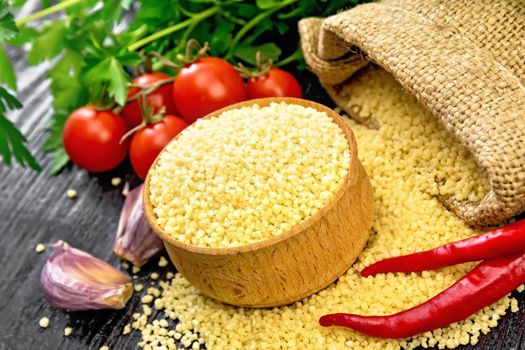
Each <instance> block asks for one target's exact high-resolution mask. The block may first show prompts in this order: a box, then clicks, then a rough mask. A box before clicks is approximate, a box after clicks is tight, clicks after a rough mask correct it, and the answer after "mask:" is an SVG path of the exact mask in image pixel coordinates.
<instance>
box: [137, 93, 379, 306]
mask: <svg viewBox="0 0 525 350" xmlns="http://www.w3.org/2000/svg"><path fill="white" fill-rule="evenodd" d="M271 102H286V103H290V104H298V105H302V106H305V107H313V108H315V109H317V110H319V111H323V112H326V113H327V114H328V115H329V116H331V117H332V118H333V119H334V121H335V122H336V123H337V124H338V125H339V126H340V127H341V128H342V129H343V131H344V134H345V135H346V138H347V140H348V144H349V146H350V152H351V160H350V168H349V172H348V176H347V177H346V179H345V181H344V183H343V185H342V186H341V188H340V189H339V190H338V192H336V194H335V195H334V197H333V198H332V199H331V200H330V202H329V203H328V204H327V205H326V206H324V207H323V208H322V209H320V210H319V211H318V212H317V213H316V214H315V215H313V216H312V217H310V218H309V219H307V220H305V221H303V222H300V223H299V224H297V225H295V226H294V227H292V228H291V229H290V230H288V231H287V232H285V233H283V234H281V235H279V236H274V237H271V238H268V239H266V240H263V241H260V242H256V243H252V244H248V245H244V246H240V247H234V248H208V247H196V246H191V245H188V244H185V243H182V242H180V241H178V240H176V239H175V238H173V237H171V236H169V235H168V234H166V233H164V232H163V230H162V228H161V227H159V225H157V220H156V216H155V214H154V212H153V207H152V204H151V201H150V198H149V197H150V175H151V172H150V174H149V175H148V176H147V178H146V182H145V186H144V210H145V212H146V217H147V219H148V221H149V223H150V225H151V227H152V228H153V230H154V231H155V233H156V234H157V235H158V236H159V237H160V238H161V239H162V240H163V241H164V245H165V246H166V250H167V251H168V254H169V256H170V258H171V260H172V261H173V263H174V264H175V267H176V268H177V270H178V271H179V272H180V273H182V275H183V276H184V277H185V278H186V279H188V281H190V282H191V283H192V284H193V285H194V286H196V287H197V288H199V289H200V290H201V291H202V292H203V293H204V294H206V295H208V296H210V297H212V298H215V299H217V300H220V301H222V302H225V303H228V304H232V305H237V306H244V307H274V306H279V305H285V304H290V303H292V302H294V301H298V300H301V299H303V298H305V297H307V296H309V295H311V294H313V293H315V292H317V291H319V290H321V289H323V288H325V287H326V286H328V285H329V284H330V283H332V282H334V281H335V280H336V279H337V278H338V277H339V276H340V275H342V274H343V273H344V272H345V271H346V270H347V269H348V268H349V267H350V266H351V265H352V264H353V263H354V261H355V260H356V259H357V256H358V255H359V253H360V252H361V251H362V249H363V248H364V246H365V244H366V241H367V239H368V234H369V231H370V228H371V225H372V215H373V207H372V205H373V198H372V187H371V185H370V181H369V179H368V175H367V174H366V172H365V170H364V168H363V166H362V165H361V163H360V162H359V159H358V158H357V145H356V142H355V138H354V135H353V133H352V131H351V130H350V128H349V127H348V126H347V124H346V123H345V122H344V121H343V120H342V119H341V117H340V116H339V115H338V114H337V113H336V112H334V111H333V110H332V109H330V108H328V107H326V106H323V105H321V104H318V103H315V102H311V101H308V100H303V99H296V98H265V99H257V100H250V101H246V102H241V103H237V104H234V105H231V106H228V107H226V108H223V109H220V110H218V111H216V112H213V113H211V114H209V115H208V116H206V117H205V118H211V117H214V116H217V115H219V114H221V113H222V112H224V111H226V110H230V109H235V108H240V107H244V106H249V105H252V104H255V103H256V104H258V105H259V106H266V105H268V104H270V103H271ZM175 140H176V139H175ZM175 140H173V141H172V142H176V141H175ZM158 159H159V158H157V160H156V161H155V163H154V164H153V167H155V166H156V162H157V161H158Z"/></svg>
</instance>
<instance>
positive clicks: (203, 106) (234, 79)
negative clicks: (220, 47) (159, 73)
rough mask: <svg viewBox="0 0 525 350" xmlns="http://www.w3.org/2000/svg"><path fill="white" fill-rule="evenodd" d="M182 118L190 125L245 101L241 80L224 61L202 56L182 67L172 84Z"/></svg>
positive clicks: (244, 91)
mask: <svg viewBox="0 0 525 350" xmlns="http://www.w3.org/2000/svg"><path fill="white" fill-rule="evenodd" d="M173 100H174V101H175V106H176V107H177V110H178V112H179V114H180V115H181V117H183V118H184V119H186V120H187V121H188V122H190V123H193V122H194V121H195V120H197V119H198V118H200V117H203V116H205V115H206V114H208V113H211V112H213V111H215V110H217V109H220V108H222V107H226V106H228V105H231V104H233V103H237V102H241V101H244V100H246V88H245V86H244V81H243V79H242V78H241V76H240V75H239V73H237V71H236V70H235V69H234V68H233V66H232V65H231V64H229V63H228V62H227V61H225V60H223V59H220V58H217V57H203V58H199V59H198V60H197V61H195V62H193V63H190V64H188V65H186V66H185V67H184V68H182V69H181V70H180V71H179V73H178V74H177V76H176V78H175V82H174V83H173Z"/></svg>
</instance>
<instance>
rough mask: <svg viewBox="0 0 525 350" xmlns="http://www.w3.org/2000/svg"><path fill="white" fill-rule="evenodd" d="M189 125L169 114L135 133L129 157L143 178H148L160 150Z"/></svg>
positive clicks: (134, 168)
mask: <svg viewBox="0 0 525 350" xmlns="http://www.w3.org/2000/svg"><path fill="white" fill-rule="evenodd" d="M188 125H189V124H188V123H187V122H186V121H185V120H184V119H182V118H179V117H174V116H172V115H167V116H165V117H164V118H163V119H162V120H161V121H159V122H157V123H155V124H150V125H147V126H146V127H144V128H143V129H140V130H139V131H137V132H136V133H135V134H134V135H133V138H132V140H131V146H130V149H129V158H130V160H131V165H132V166H133V170H135V172H136V173H137V175H138V176H139V177H140V178H141V179H143V180H144V179H145V178H146V175H148V170H149V168H150V167H151V164H153V161H154V160H155V158H157V156H158V154H159V153H160V151H162V149H163V148H164V147H166V145H167V144H168V143H169V142H170V141H171V139H173V138H174V137H175V136H177V135H178V134H179V133H180V132H181V131H182V130H184V129H185V128H186V127H187V126H188Z"/></svg>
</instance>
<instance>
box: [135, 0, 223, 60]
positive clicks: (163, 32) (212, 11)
mask: <svg viewBox="0 0 525 350" xmlns="http://www.w3.org/2000/svg"><path fill="white" fill-rule="evenodd" d="M217 11H219V8H218V7H217V6H214V7H210V8H209V9H207V10H206V11H203V12H201V13H199V14H197V15H195V17H192V18H188V19H187V20H185V21H183V22H180V23H177V24H175V25H173V26H171V27H168V28H165V29H162V30H159V31H158V32H155V33H153V34H151V35H149V36H147V37H145V38H142V39H140V40H138V41H136V42H134V43H133V44H131V45H129V46H128V50H129V51H130V52H133V51H135V50H137V49H138V48H140V47H142V46H144V45H147V44H149V43H151V42H153V41H155V40H157V39H160V38H162V37H164V36H166V35H169V34H171V33H174V32H176V31H179V30H181V29H184V28H186V27H188V26H191V25H193V24H194V23H197V22H200V21H202V20H204V19H206V18H208V17H210V16H213V15H214V14H215V13H217Z"/></svg>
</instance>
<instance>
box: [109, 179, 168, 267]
mask: <svg viewBox="0 0 525 350" xmlns="http://www.w3.org/2000/svg"><path fill="white" fill-rule="evenodd" d="M143 187H144V185H140V186H138V187H136V188H134V189H133V190H132V191H131V192H129V194H128V196H127V197H126V200H125V201H124V207H122V211H121V212H120V219H119V223H118V229H117V236H116V237H115V243H114V244H113V252H114V253H115V255H116V256H118V257H119V258H121V259H123V260H127V261H129V262H131V263H132V264H133V265H135V266H142V265H144V264H145V263H146V262H147V261H148V260H149V258H151V257H152V256H154V255H155V254H157V253H158V252H160V251H161V250H162V249H163V248H164V245H163V243H162V240H161V239H160V238H159V237H157V235H155V233H154V232H153V230H152V229H151V227H150V225H149V223H148V220H147V219H146V214H145V213H144V208H143V207H142V189H143Z"/></svg>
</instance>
